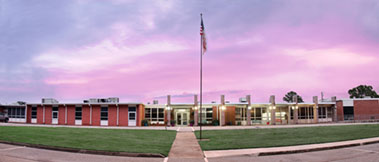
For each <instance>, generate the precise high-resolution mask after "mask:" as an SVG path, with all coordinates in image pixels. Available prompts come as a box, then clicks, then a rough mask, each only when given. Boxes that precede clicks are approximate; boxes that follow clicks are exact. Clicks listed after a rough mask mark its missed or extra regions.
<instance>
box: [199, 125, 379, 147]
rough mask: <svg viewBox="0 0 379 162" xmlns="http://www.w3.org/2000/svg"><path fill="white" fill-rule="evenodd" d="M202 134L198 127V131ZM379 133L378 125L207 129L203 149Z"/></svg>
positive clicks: (309, 141) (323, 140) (310, 141)
mask: <svg viewBox="0 0 379 162" xmlns="http://www.w3.org/2000/svg"><path fill="white" fill-rule="evenodd" d="M196 136H197V138H199V131H196ZM378 136H379V125H378V124H368V125H348V126H325V127H303V128H271V129H245V130H206V131H203V136H202V137H203V138H206V139H209V141H200V142H199V144H200V146H201V148H202V149H203V150H226V149H242V148H262V147H278V146H291V145H302V144H315V143H326V142H336V141H345V140H353V139H362V138H370V137H378Z"/></svg>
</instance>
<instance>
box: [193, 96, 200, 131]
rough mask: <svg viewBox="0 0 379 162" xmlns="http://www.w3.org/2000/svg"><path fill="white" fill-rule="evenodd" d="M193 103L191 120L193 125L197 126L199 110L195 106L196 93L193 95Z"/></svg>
mask: <svg viewBox="0 0 379 162" xmlns="http://www.w3.org/2000/svg"><path fill="white" fill-rule="evenodd" d="M194 105H195V109H194V110H193V111H194V114H193V121H194V125H195V126H197V125H198V123H199V110H198V106H197V95H195V96H194Z"/></svg>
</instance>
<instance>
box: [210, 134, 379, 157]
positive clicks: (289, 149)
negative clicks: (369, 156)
mask: <svg viewBox="0 0 379 162" xmlns="http://www.w3.org/2000/svg"><path fill="white" fill-rule="evenodd" d="M371 143H379V137H375V138H366V139H359V140H351V141H342V142H332V143H322V144H310V145H298V146H286V147H272V148H254V149H236V150H217V151H204V155H205V157H206V158H214V157H227V156H240V155H250V156H262V155H274V154H286V153H299V152H309V151H319V150H327V149H335V148H342V147H349V146H359V145H366V144H371Z"/></svg>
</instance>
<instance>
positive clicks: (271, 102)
mask: <svg viewBox="0 0 379 162" xmlns="http://www.w3.org/2000/svg"><path fill="white" fill-rule="evenodd" d="M270 107H271V108H270V112H271V125H275V124H276V115H275V112H276V105H275V96H274V95H271V96H270Z"/></svg>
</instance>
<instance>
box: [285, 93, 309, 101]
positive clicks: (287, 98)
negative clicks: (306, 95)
mask: <svg viewBox="0 0 379 162" xmlns="http://www.w3.org/2000/svg"><path fill="white" fill-rule="evenodd" d="M295 95H297V102H299V103H300V102H304V101H303V98H301V96H299V95H298V94H297V93H296V92H294V91H290V92H288V93H287V94H286V95H285V96H284V97H283V101H286V102H294V101H293V96H295Z"/></svg>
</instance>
